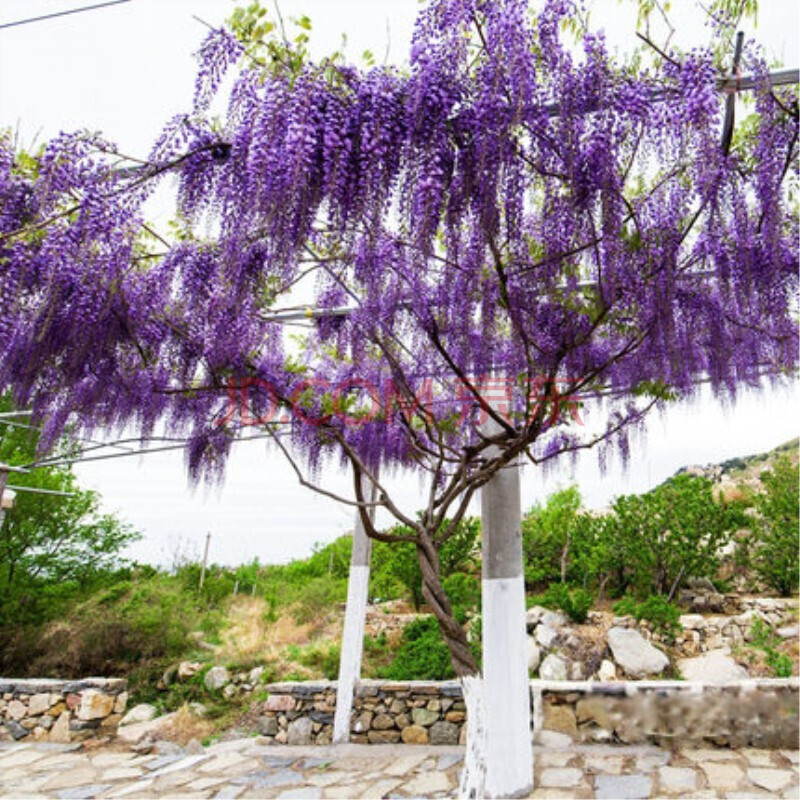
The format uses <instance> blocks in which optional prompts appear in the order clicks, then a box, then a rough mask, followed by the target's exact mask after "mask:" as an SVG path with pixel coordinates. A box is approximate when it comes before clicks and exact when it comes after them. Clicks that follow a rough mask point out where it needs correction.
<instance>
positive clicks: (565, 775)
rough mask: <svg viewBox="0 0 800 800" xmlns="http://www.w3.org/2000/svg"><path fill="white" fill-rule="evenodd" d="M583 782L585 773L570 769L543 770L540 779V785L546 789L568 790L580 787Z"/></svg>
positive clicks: (551, 768)
mask: <svg viewBox="0 0 800 800" xmlns="http://www.w3.org/2000/svg"><path fill="white" fill-rule="evenodd" d="M582 781H583V773H582V772H581V771H580V770H579V769H571V768H569V767H562V768H558V767H550V768H549V769H545V770H543V771H542V774H541V775H540V777H539V785H540V786H542V787H544V788H546V789H568V788H571V787H573V786H579V785H580V783H581V782H582Z"/></svg>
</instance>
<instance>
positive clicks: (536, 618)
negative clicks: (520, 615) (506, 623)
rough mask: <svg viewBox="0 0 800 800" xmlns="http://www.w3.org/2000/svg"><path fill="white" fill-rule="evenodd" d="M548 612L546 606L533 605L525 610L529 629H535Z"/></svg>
mask: <svg viewBox="0 0 800 800" xmlns="http://www.w3.org/2000/svg"><path fill="white" fill-rule="evenodd" d="M546 613H547V609H546V608H542V607H541V606H531V607H530V608H529V609H528V610H527V611H526V612H525V624H526V625H527V628H528V630H529V631H531V630H533V629H534V628H535V627H536V626H537V625H538V624H539V623H540V622H541V621H542V617H543V616H544V615H545V614H546Z"/></svg>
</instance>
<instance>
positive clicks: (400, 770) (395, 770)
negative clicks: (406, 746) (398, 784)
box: [384, 753, 425, 777]
mask: <svg viewBox="0 0 800 800" xmlns="http://www.w3.org/2000/svg"><path fill="white" fill-rule="evenodd" d="M424 760H425V753H419V754H414V755H408V756H400V758H398V759H395V760H394V762H393V763H391V764H389V765H388V766H387V767H386V769H385V770H384V772H386V774H387V775H392V776H397V777H401V776H403V775H406V774H407V773H409V772H411V770H413V769H414V767H416V766H417V765H418V764H420V763H421V762H422V761H424Z"/></svg>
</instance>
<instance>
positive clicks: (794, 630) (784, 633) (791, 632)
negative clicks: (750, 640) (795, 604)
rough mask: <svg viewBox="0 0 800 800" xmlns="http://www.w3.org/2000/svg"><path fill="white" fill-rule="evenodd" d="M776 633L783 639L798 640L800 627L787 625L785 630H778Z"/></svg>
mask: <svg viewBox="0 0 800 800" xmlns="http://www.w3.org/2000/svg"><path fill="white" fill-rule="evenodd" d="M775 633H777V634H778V636H780V637H781V639H796V638H797V637H798V636H800V626H797V625H787V626H786V627H784V628H778V629H777V630H776V631H775Z"/></svg>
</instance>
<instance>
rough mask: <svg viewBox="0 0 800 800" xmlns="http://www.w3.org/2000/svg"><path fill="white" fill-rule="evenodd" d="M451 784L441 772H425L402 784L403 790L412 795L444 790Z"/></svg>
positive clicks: (416, 795)
mask: <svg viewBox="0 0 800 800" xmlns="http://www.w3.org/2000/svg"><path fill="white" fill-rule="evenodd" d="M450 786H451V783H450V780H449V779H448V778H447V775H445V774H444V773H443V772H425V773H422V774H420V775H417V776H416V777H415V778H412V779H411V780H410V781H408V783H406V784H404V785H403V791H404V792H405V793H406V794H410V795H411V796H412V797H425V796H427V795H430V794H432V793H433V792H444V791H446V790H447V789H449V788H450Z"/></svg>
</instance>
